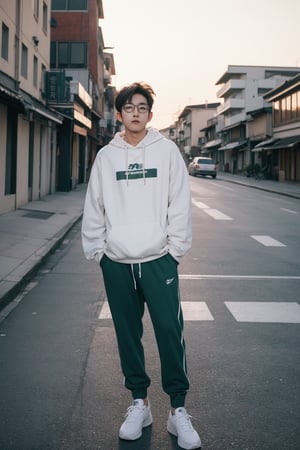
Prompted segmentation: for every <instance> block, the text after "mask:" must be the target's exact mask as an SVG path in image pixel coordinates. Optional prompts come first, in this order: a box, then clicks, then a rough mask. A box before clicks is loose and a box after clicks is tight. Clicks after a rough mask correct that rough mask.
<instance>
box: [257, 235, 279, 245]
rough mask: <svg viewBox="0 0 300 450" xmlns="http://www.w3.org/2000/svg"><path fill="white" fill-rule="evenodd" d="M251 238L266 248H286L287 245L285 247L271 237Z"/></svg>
mask: <svg viewBox="0 0 300 450" xmlns="http://www.w3.org/2000/svg"><path fill="white" fill-rule="evenodd" d="M251 237H252V238H253V239H255V240H256V241H258V242H260V243H261V244H263V245H264V246H265V247H286V245H284V244H283V243H282V242H279V241H277V240H276V239H273V238H271V237H270V236H258V235H252V236H251Z"/></svg>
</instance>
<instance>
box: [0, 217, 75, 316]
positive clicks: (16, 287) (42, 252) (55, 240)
mask: <svg viewBox="0 0 300 450" xmlns="http://www.w3.org/2000/svg"><path fill="white" fill-rule="evenodd" d="M81 218H82V213H81V214H80V216H78V217H75V218H74V219H73V220H72V221H70V222H69V223H68V224H67V225H65V226H64V227H63V228H62V229H61V230H60V231H58V232H57V233H56V235H54V236H53V237H52V238H51V239H49V241H47V244H46V245H44V246H43V247H40V248H39V249H38V250H37V251H36V252H35V253H34V254H33V255H31V257H30V258H28V259H26V260H25V261H23V262H22V263H21V264H20V265H19V266H18V267H17V268H15V269H14V270H13V271H12V272H11V273H10V274H9V276H10V277H11V278H12V279H13V278H15V279H16V281H12V282H11V283H12V284H11V286H8V287H7V289H5V288H4V289H3V290H2V292H1V297H0V317H1V310H2V309H3V308H5V307H6V306H7V305H8V304H9V303H10V302H11V301H12V300H13V299H14V298H15V297H16V296H17V295H18V294H19V292H20V291H21V290H22V289H23V288H24V286H25V285H26V284H27V283H29V281H30V280H31V279H32V278H33V277H34V275H36V273H37V272H38V270H39V269H40V267H41V266H42V265H43V264H44V262H45V260H46V259H47V257H48V256H49V255H50V254H51V253H53V252H54V251H55V250H56V249H57V247H58V246H59V245H60V244H61V242H62V241H63V240H64V238H65V236H66V234H68V232H69V231H70V230H71V229H72V228H73V227H74V226H75V225H76V224H77V223H78V222H79V221H80V220H81ZM2 282H3V281H2ZM4 282H5V281H4Z"/></svg>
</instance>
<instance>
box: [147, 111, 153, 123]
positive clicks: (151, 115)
mask: <svg viewBox="0 0 300 450" xmlns="http://www.w3.org/2000/svg"><path fill="white" fill-rule="evenodd" d="M152 117H153V112H152V111H150V112H149V113H148V122H150V120H152Z"/></svg>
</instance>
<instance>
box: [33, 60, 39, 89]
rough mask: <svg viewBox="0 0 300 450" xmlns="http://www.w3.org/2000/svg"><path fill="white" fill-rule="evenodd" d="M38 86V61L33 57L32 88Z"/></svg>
mask: <svg viewBox="0 0 300 450" xmlns="http://www.w3.org/2000/svg"><path fill="white" fill-rule="evenodd" d="M37 85H38V59H37V57H36V56H34V57H33V86H34V87H36V88H37Z"/></svg>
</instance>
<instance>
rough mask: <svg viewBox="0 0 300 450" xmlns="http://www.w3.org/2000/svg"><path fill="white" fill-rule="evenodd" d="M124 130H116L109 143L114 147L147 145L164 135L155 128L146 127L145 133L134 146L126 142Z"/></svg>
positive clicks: (162, 137)
mask: <svg viewBox="0 0 300 450" xmlns="http://www.w3.org/2000/svg"><path fill="white" fill-rule="evenodd" d="M124 136H125V132H124V131H118V132H117V133H116V134H115V136H114V138H113V139H112V140H111V141H110V143H109V145H113V146H115V147H121V148H140V147H147V146H148V145H151V144H154V143H155V142H158V141H160V140H161V139H164V136H163V135H162V134H161V133H160V132H159V131H158V130H156V129H155V128H148V129H147V134H146V136H145V137H144V139H142V140H141V141H140V142H139V143H138V144H137V145H136V146H135V147H133V146H132V145H130V144H128V143H127V142H126V141H125V140H124Z"/></svg>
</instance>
